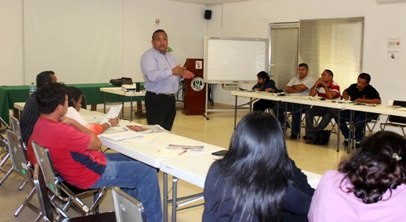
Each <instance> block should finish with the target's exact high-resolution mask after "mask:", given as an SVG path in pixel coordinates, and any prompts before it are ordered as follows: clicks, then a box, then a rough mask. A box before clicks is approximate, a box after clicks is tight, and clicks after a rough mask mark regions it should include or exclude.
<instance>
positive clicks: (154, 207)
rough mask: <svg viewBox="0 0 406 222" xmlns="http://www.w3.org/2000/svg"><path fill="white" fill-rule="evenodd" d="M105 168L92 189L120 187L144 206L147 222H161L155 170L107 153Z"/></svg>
mask: <svg viewBox="0 0 406 222" xmlns="http://www.w3.org/2000/svg"><path fill="white" fill-rule="evenodd" d="M105 155H106V159H107V166H106V169H105V170H104V173H103V175H101V177H100V179H99V180H98V181H97V182H96V183H95V184H94V185H93V186H92V188H100V187H103V186H108V187H113V186H116V187H120V188H121V189H122V190H123V191H124V192H126V193H128V194H129V195H131V196H132V197H134V198H136V199H138V200H139V201H140V202H141V203H142V205H143V206H144V210H145V216H146V218H147V221H148V222H162V206H161V194H160V191H159V184H158V176H157V172H156V169H154V168H152V167H149V166H148V165H145V164H143V163H141V162H138V161H136V160H134V159H131V158H129V157H127V156H125V155H123V154H120V153H107V154H105Z"/></svg>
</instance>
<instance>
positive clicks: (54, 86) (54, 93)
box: [35, 83, 67, 114]
mask: <svg viewBox="0 0 406 222" xmlns="http://www.w3.org/2000/svg"><path fill="white" fill-rule="evenodd" d="M66 95H67V92H66V86H65V84H63V83H49V84H45V85H43V86H42V87H40V88H38V90H37V92H36V95H35V96H36V99H37V104H38V110H39V112H40V113H41V114H49V113H52V112H54V111H55V109H56V107H57V106H58V105H64V104H65V101H66Z"/></svg>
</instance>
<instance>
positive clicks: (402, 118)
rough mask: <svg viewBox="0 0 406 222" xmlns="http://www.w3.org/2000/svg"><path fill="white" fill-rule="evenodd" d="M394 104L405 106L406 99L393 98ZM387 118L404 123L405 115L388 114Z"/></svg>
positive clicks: (405, 122)
mask: <svg viewBox="0 0 406 222" xmlns="http://www.w3.org/2000/svg"><path fill="white" fill-rule="evenodd" d="M393 105H394V106H401V107H406V101H400V100H394V101H393ZM388 120H389V121H390V122H392V123H403V124H406V117H401V116H392V115H389V116H388Z"/></svg>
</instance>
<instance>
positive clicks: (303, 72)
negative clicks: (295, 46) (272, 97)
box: [273, 63, 314, 139]
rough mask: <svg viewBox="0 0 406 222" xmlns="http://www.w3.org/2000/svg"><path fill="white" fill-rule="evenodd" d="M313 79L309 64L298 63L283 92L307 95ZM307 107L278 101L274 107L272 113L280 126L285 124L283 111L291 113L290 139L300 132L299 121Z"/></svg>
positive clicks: (295, 137) (296, 136)
mask: <svg viewBox="0 0 406 222" xmlns="http://www.w3.org/2000/svg"><path fill="white" fill-rule="evenodd" d="M313 82H314V80H313V78H312V77H310V76H309V66H308V65H307V64H306V63H300V64H299V66H298V68H297V76H295V77H293V78H292V79H291V80H290V81H289V83H288V84H287V85H286V87H285V92H286V93H290V94H296V95H301V96H307V95H309V89H310V88H311V86H312V84H313ZM307 109H308V106H305V105H300V104H293V103H288V104H285V103H279V104H278V105H277V106H275V107H274V110H273V111H274V113H275V115H276V116H277V117H278V119H279V122H280V123H281V124H282V126H283V125H284V124H285V118H286V117H285V112H291V113H292V130H291V135H290V138H291V139H297V138H298V136H299V132H300V122H301V119H302V113H303V112H305V111H306V110H307Z"/></svg>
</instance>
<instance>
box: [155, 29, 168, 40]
mask: <svg viewBox="0 0 406 222" xmlns="http://www.w3.org/2000/svg"><path fill="white" fill-rule="evenodd" d="M161 32H162V33H165V35H166V32H165V30H163V29H157V30H155V32H154V33H152V40H154V37H155V35H156V34H157V33H161Z"/></svg>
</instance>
